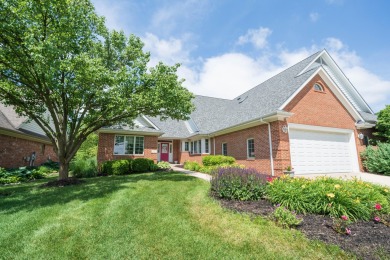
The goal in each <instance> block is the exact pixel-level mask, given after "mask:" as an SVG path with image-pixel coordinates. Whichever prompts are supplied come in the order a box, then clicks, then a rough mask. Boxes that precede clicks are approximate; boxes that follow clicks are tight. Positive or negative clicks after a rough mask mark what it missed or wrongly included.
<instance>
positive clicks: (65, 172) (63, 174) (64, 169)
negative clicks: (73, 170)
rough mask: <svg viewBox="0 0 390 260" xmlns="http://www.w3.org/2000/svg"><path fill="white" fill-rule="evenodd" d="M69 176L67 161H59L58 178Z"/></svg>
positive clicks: (62, 178)
mask: <svg viewBox="0 0 390 260" xmlns="http://www.w3.org/2000/svg"><path fill="white" fill-rule="evenodd" d="M68 178H69V162H66V161H65V162H60V171H59V176H58V180H66V179H68Z"/></svg>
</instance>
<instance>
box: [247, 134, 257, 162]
mask: <svg viewBox="0 0 390 260" xmlns="http://www.w3.org/2000/svg"><path fill="white" fill-rule="evenodd" d="M246 149H247V156H248V158H255V140H254V139H253V138H251V139H248V140H247V141H246Z"/></svg>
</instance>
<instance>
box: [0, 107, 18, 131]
mask: <svg viewBox="0 0 390 260" xmlns="http://www.w3.org/2000/svg"><path fill="white" fill-rule="evenodd" d="M0 128H3V129H8V130H15V127H13V125H11V123H10V122H9V121H8V119H7V118H6V117H5V115H4V114H3V113H2V112H1V111H0Z"/></svg>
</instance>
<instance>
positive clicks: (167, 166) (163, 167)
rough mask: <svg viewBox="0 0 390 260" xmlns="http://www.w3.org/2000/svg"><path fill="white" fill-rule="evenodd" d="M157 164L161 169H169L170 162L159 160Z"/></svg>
mask: <svg viewBox="0 0 390 260" xmlns="http://www.w3.org/2000/svg"><path fill="white" fill-rule="evenodd" d="M157 166H158V168H159V169H161V170H169V169H171V164H170V163H169V162H163V161H161V162H158V163H157Z"/></svg>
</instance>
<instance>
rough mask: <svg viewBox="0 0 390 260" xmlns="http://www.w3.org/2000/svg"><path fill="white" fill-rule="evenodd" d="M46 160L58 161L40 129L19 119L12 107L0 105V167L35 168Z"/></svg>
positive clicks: (22, 118) (34, 124)
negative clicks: (30, 166)
mask: <svg viewBox="0 0 390 260" xmlns="http://www.w3.org/2000/svg"><path fill="white" fill-rule="evenodd" d="M33 154H34V155H33ZM34 158H35V159H34ZM48 159H51V160H53V161H58V159H57V155H56V153H55V152H54V150H53V146H52V145H51V143H50V140H49V139H48V138H47V137H46V136H45V133H44V132H43V131H42V129H41V128H40V127H39V126H38V125H37V124H36V123H35V122H33V121H29V120H28V119H27V118H25V117H19V116H18V115H17V114H16V112H15V110H14V109H13V108H12V107H10V106H8V107H7V106H4V105H3V104H2V103H0V167H2V168H17V167H21V166H29V165H35V166H36V165H40V164H42V163H44V162H46V161H47V160H48Z"/></svg>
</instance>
